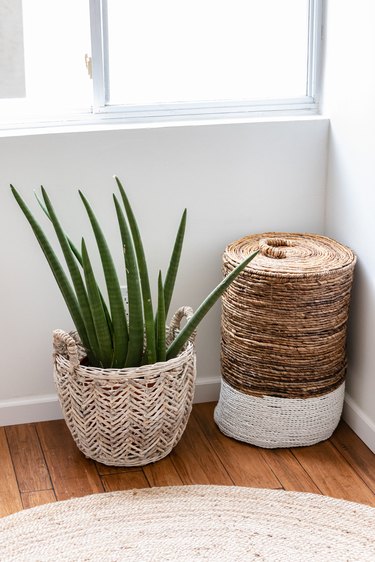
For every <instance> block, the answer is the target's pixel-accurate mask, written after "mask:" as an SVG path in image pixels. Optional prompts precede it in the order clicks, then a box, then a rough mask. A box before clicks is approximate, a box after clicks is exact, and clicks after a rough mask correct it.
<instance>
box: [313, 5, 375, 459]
mask: <svg viewBox="0 0 375 562" xmlns="http://www.w3.org/2000/svg"><path fill="white" fill-rule="evenodd" d="M327 5H328V7H327V25H326V62H325V75H324V87H323V113H324V114H325V115H326V116H327V117H329V119H330V122H331V127H330V142H329V157H328V175H327V208H326V233H327V235H329V236H332V237H334V238H337V239H339V240H341V241H342V242H344V243H347V244H348V245H349V246H351V247H352V249H353V250H354V251H355V252H356V253H357V255H358V267H357V269H356V274H355V284H354V294H353V300H352V309H351V325H350V332H349V342H348V343H349V359H350V364H349V373H348V384H347V392H348V396H347V400H346V402H347V404H346V409H345V417H346V419H347V420H348V421H349V423H350V425H351V426H352V427H353V429H355V431H356V432H357V433H358V434H359V435H360V437H362V439H363V440H364V441H365V442H366V443H367V444H368V445H369V446H370V447H371V448H372V449H373V450H374V451H375V345H374V342H375V340H374V338H375V246H374V242H375V220H374V216H375V213H374V210H375V189H374V187H375V165H374V162H375V105H374V100H375V72H374V69H375V34H374V26H375V3H374V2H373V0H357V1H356V2H353V1H352V0H328V2H327Z"/></svg>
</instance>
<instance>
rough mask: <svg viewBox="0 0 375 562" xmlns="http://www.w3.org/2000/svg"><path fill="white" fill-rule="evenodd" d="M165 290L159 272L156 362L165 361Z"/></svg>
mask: <svg viewBox="0 0 375 562" xmlns="http://www.w3.org/2000/svg"><path fill="white" fill-rule="evenodd" d="M164 294H165V288H164V287H163V278H162V274H161V271H159V277H158V315H157V318H158V324H157V339H156V343H157V346H156V349H157V359H158V361H165V360H166V344H165V300H164Z"/></svg>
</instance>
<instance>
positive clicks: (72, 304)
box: [10, 185, 91, 359]
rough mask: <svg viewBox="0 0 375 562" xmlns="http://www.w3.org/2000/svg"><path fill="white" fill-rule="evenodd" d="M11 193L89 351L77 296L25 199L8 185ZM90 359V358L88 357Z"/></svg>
mask: <svg viewBox="0 0 375 562" xmlns="http://www.w3.org/2000/svg"><path fill="white" fill-rule="evenodd" d="M10 187H11V190H12V193H13V195H14V197H15V199H16V201H17V203H18V205H19V206H20V208H21V210H22V212H23V214H24V215H25V217H26V219H27V220H28V222H29V224H30V226H31V228H32V230H33V232H34V234H35V237H36V239H37V240H38V242H39V245H40V247H41V249H42V251H43V253H44V255H45V257H46V259H47V262H48V264H49V266H50V268H51V271H52V273H53V275H54V277H55V280H56V282H57V284H58V287H59V289H60V291H61V294H62V296H63V298H64V300H65V303H66V305H67V307H68V310H69V313H70V315H71V317H72V320H73V322H74V325H75V327H76V329H77V332H78V334H79V336H80V338H81V342H82V344H83V346H84V347H85V348H86V349H87V351H88V352H89V341H88V338H87V333H86V328H85V325H84V322H83V320H82V317H81V313H80V310H79V306H78V302H77V298H76V295H75V293H74V291H73V289H72V287H71V285H70V283H69V280H68V278H67V276H66V274H65V272H64V270H63V268H62V266H61V264H60V262H59V260H58V258H57V256H56V254H55V252H54V251H53V249H52V247H51V245H50V243H49V241H48V239H47V237H46V235H45V234H44V232H43V230H42V228H41V227H40V225H39V223H38V222H37V221H36V220H35V218H34V216H33V214H32V213H31V211H30V210H29V208H28V206H27V205H26V203H25V201H24V200H23V198H22V197H21V195H20V194H19V193H18V191H17V190H16V188H15V187H13V186H12V185H11V186H10ZM90 359H91V358H90Z"/></svg>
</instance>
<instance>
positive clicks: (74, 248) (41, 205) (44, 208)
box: [34, 190, 82, 266]
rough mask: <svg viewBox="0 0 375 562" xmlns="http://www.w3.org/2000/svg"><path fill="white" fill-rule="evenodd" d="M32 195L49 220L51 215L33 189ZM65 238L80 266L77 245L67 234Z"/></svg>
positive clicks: (80, 259)
mask: <svg viewBox="0 0 375 562" xmlns="http://www.w3.org/2000/svg"><path fill="white" fill-rule="evenodd" d="M34 195H35V198H36V200H37V201H38V203H39V206H40V208H41V209H42V211H43V213H44V214H45V215H46V216H47V217H48V219H49V220H51V217H50V216H49V212H48V210H47V207H46V206H45V204H44V203H43V201H42V200H41V198H40V197H39V195H38V193H37V192H36V191H35V190H34ZM65 236H66V239H67V241H68V244H69V246H70V249H71V250H72V252H73V254H74V255H75V257H76V260H77V261H78V263H79V265H80V266H82V256H81V254H80V253H79V251H78V249H77V247H76V246H75V244H74V243H73V242H72V241H71V239H70V238H69V236H67V235H65Z"/></svg>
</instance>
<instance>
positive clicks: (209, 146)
mask: <svg viewBox="0 0 375 562" xmlns="http://www.w3.org/2000/svg"><path fill="white" fill-rule="evenodd" d="M327 128H328V123H327V121H326V120H322V119H319V118H318V119H302V120H295V121H288V120H280V121H278V122H267V121H265V122H252V123H243V124H222V125H215V124H210V125H203V124H201V125H198V126H188V125H182V126H174V127H173V126H169V127H168V126H167V127H160V128H151V129H142V128H141V129H128V130H112V131H99V132H94V131H93V132H81V133H56V134H38V135H30V136H27V135H26V136H25V135H19V136H13V137H3V138H0V179H1V182H0V183H1V186H2V187H1V190H0V213H1V221H0V255H1V291H0V311H1V322H0V342H1V343H0V345H1V377H0V425H1V424H6V423H16V422H18V421H30V420H32V419H47V418H48V417H53V416H54V415H58V413H57V409H56V401H55V396H54V393H55V389H54V386H53V381H52V368H51V332H52V330H53V329H54V328H58V327H59V328H63V329H66V330H69V329H71V328H72V323H71V321H70V319H69V317H68V314H67V312H66V310H65V306H64V304H63V301H62V298H61V297H60V294H59V291H58V289H57V287H56V286H55V282H54V280H53V278H52V275H51V273H50V271H49V269H48V266H47V265H46V263H45V260H44V257H43V256H42V253H41V251H40V249H39V247H38V246H37V243H36V241H35V239H34V237H33V235H32V233H31V230H30V228H29V226H28V225H27V223H26V221H25V219H24V217H23V216H22V215H21V212H20V210H19V209H18V207H17V205H16V202H15V201H14V200H13V198H12V196H11V193H10V191H9V190H8V189H7V186H8V184H9V183H13V184H14V185H15V186H16V187H18V188H19V189H20V190H21V192H22V193H23V194H24V196H25V198H26V199H27V200H28V201H30V202H31V203H33V195H32V190H33V189H34V188H36V187H38V186H39V185H40V184H43V185H44V186H45V187H46V188H47V190H48V191H49V193H50V195H51V197H52V198H53V201H54V202H55V205H56V208H57V210H58V211H59V214H60V216H61V218H62V220H63V222H64V224H65V226H66V229H67V230H68V231H69V233H70V234H71V236H72V238H73V239H76V240H77V239H78V240H79V239H80V235H81V232H82V229H83V230H84V231H85V232H87V231H88V230H89V229H88V227H87V226H86V223H87V221H86V220H85V216H84V212H83V209H82V206H81V204H80V200H79V198H78V196H77V193H76V190H77V188H78V187H79V188H82V189H83V190H84V192H85V193H86V194H87V196H88V197H89V199H90V201H91V202H92V205H93V206H94V207H95V209H97V211H98V215H99V216H100V220H101V221H102V223H103V225H104V229H105V231H106V232H107V234H108V237H109V238H111V239H113V242H114V244H117V246H116V248H117V249H116V258H117V259H118V263H119V265H121V264H122V258H121V249H120V244H119V243H118V240H119V239H118V234H117V227H116V220H115V215H114V213H113V208H112V203H111V193H112V190H113V189H114V187H115V186H114V181H113V180H112V175H113V174H117V175H119V176H120V178H122V179H123V180H124V182H125V183H126V185H127V186H128V191H129V195H130V197H131V200H132V202H133V204H134V208H135V211H136V213H137V216H138V218H139V222H140V226H141V229H142V231H143V234H144V242H145V246H146V251H147V253H148V257H149V261H150V264H151V270H152V275H153V278H154V279H155V276H156V269H157V267H162V268H163V269H164V268H165V267H166V264H167V260H168V258H169V254H170V251H171V245H172V242H173V238H174V235H175V231H176V228H177V225H178V222H179V218H180V214H181V212H182V209H183V208H184V207H185V206H186V207H187V208H188V212H189V217H188V228H187V234H186V245H185V248H184V253H183V257H182V265H181V271H180V277H179V279H178V284H177V287H176V297H175V301H174V307H175V308H176V307H177V306H180V305H182V304H190V305H192V306H193V307H196V306H197V305H198V304H199V303H200V301H201V300H202V299H203V297H205V296H206V294H207V293H208V292H209V291H210V290H211V289H212V288H213V287H214V286H215V284H216V283H217V282H219V280H220V279H221V255H222V252H223V250H224V248H225V245H226V244H227V243H229V242H231V241H233V240H236V239H237V238H239V237H241V236H244V235H246V234H247V233H251V232H262V231H271V230H276V231H277V230H281V231H305V232H308V231H310V232H320V233H321V232H322V231H323V228H324V220H323V219H324V190H325V168H326V142H327ZM34 208H35V211H36V213H37V214H38V215H39V217H40V219H41V221H42V222H44V221H43V219H44V217H43V216H42V214H41V213H39V209H38V207H37V206H36V205H34ZM219 316H220V308H219V306H217V307H216V308H215V309H214V310H213V311H212V312H211V313H210V316H209V317H208V318H207V319H206V320H205V321H204V322H203V324H202V325H201V326H200V331H199V336H198V347H197V353H198V377H199V381H200V383H201V384H202V383H204V382H205V383H207V384H206V393H204V392H203V390H202V394H201V399H203V400H204V399H209V398H210V397H211V398H212V393H211V394H210V384H209V383H210V382H212V383H214V385H213V386H212V389H214V391H216V390H217V384H216V383H217V380H218V377H219V374H220V368H219ZM215 384H216V386H215ZM202 389H203V387H202Z"/></svg>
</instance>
